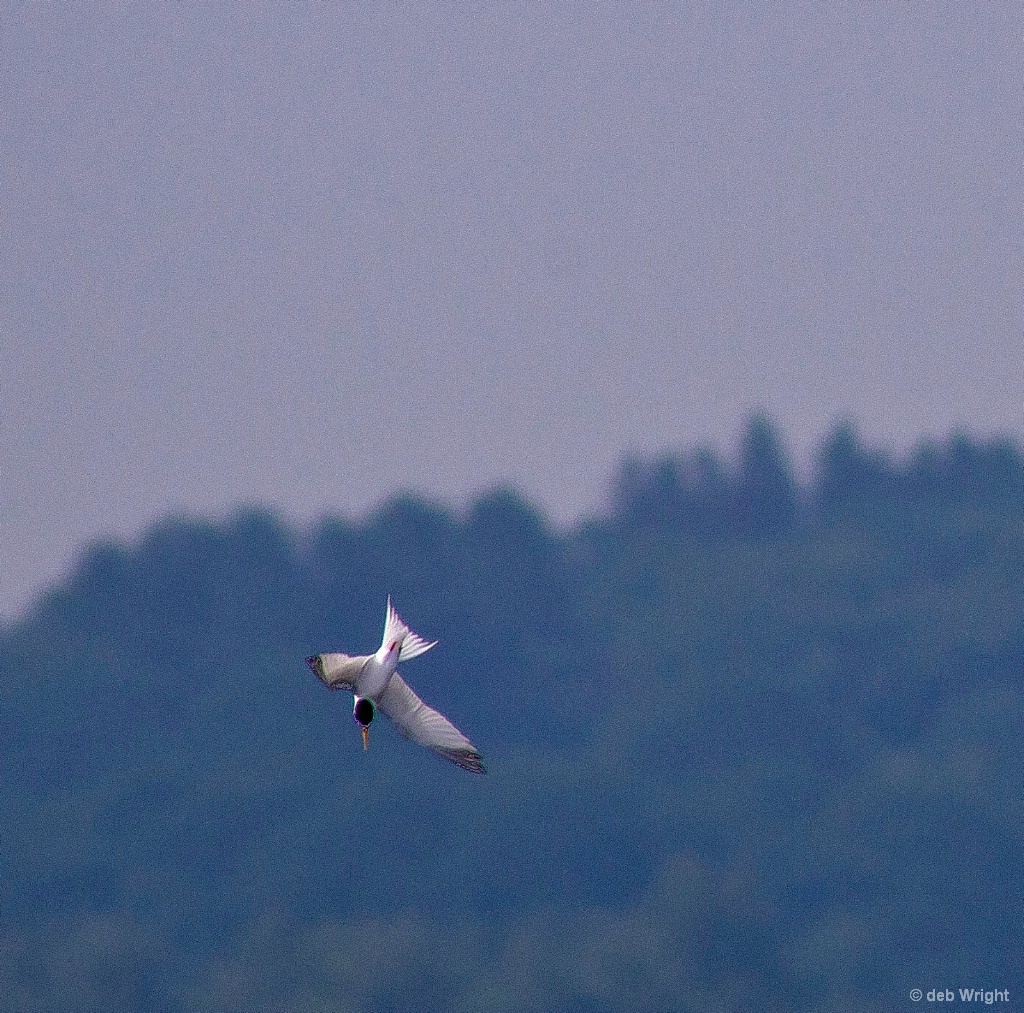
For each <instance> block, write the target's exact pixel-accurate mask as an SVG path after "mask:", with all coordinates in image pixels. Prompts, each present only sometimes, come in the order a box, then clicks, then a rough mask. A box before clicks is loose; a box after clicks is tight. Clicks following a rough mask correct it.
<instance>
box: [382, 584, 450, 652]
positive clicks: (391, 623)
mask: <svg viewBox="0 0 1024 1013" xmlns="http://www.w3.org/2000/svg"><path fill="white" fill-rule="evenodd" d="M395 640H400V641H401V642H402V649H401V650H400V651H399V652H398V660H399V661H408V660H409V659H410V658H418V657H419V656H420V655H421V654H425V653H426V652H427V651H429V650H430V648H431V647H434V646H436V644H437V641H436V640H433V641H427V640H424V639H423V637H421V636H420V635H419V634H418V633H413V631H412V630H410V629H409V627H408V626H407V625H406V624H405V622H404V621H403V619H402V617H401V616H400V615H399V614H398V613H397V612H396V611H395V607H394V605H392V604H391V595H388V617H387V619H386V620H385V621H384V643H385V644H390V643H392V642H393V641H395Z"/></svg>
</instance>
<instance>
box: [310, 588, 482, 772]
mask: <svg viewBox="0 0 1024 1013" xmlns="http://www.w3.org/2000/svg"><path fill="white" fill-rule="evenodd" d="M436 644H437V641H436V640H434V641H432V642H427V641H426V640H424V639H423V637H421V636H420V635H419V634H417V633H413V631H412V630H410V629H409V627H408V626H407V625H406V624H405V623H404V622H403V621H402V619H401V617H400V616H399V615H398V613H397V612H396V611H395V608H394V606H393V605H392V604H391V596H390V595H389V596H388V612H387V618H386V619H385V621H384V637H383V639H382V640H381V645H380V649H379V650H378V651H377V653H376V654H358V655H350V654H340V653H335V654H315V655H313V657H312V658H306V664H307V665H309V667H310V668H311V669H312V670H313V674H314V675H315V676H316V677H317V678H318V679H319V680H320V681H321V682H322V683H323V684H324V685H325V686H326V687H327V688H328V689H345V690H348V691H349V692H350V693H351V694H353V696H354V697H355V703H354V704H353V705H352V717H353V718H354V719H355V721H356V723H357V724H359V725H360V727H361V728H362V732H363V749H369V747H370V722H371V721H373V718H374V714H375V713H376V710H377V708H378V707H379V708H380V709H381V710H382V711H383V712H384V713H385V714H386V715H387V716H388V717H389V718H391V720H392V721H393V722H394V724H395V726H396V727H397V728H398V730H399V731H400V732H401V733H402V734H403V735H404V736H405V737H406V738H407V739H412V741H413V742H418V743H419V744H420V745H421V746H426V747H427V749H432V750H433V751H434V752H435V753H437V754H438V756H443V757H444V758H445V759H446V760H450V761H451V762H452V763H454V764H457V765H458V766H460V767H462V769H463V770H471V771H473V773H475V774H483V773H486V771H485V770H484V765H483V762H482V760H483V757H482V756H481V755H480V753H479V752H477V749H476V746H474V745H473V743H472V742H470V741H469V739H467V738H466V736H465V735H463V734H462V732H460V731H459V730H458V728H456V727H455V725H453V724H452V723H451V722H450V721H449V720H448V719H447V718H446V717H445V716H444V715H443V714H440V713H438V712H437V711H436V710H434V709H433V708H432V707H428V706H427V705H426V704H425V703H424V702H423V701H422V700H421V699H420V698H419V697H418V696H417V695H416V694H415V693H414V692H413V691H412V690H411V689H410V688H409V687H408V685H407V684H406V682H405V680H404V679H403V678H402V677H401V676H400V675H399V674H398V671H397V668H398V663H399V662H400V661H410V660H412V659H413V658H418V657H419V656H420V655H421V654H425V653H426V652H427V651H429V650H430V648H431V647H434V646H435V645H436Z"/></svg>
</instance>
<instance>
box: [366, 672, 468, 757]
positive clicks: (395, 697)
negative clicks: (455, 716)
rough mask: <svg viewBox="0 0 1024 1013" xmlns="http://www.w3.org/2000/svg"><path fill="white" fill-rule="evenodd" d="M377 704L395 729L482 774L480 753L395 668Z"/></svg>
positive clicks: (440, 754)
mask: <svg viewBox="0 0 1024 1013" xmlns="http://www.w3.org/2000/svg"><path fill="white" fill-rule="evenodd" d="M377 705H378V706H379V707H380V709H381V710H382V711H384V713H385V714H387V716H388V717H389V718H391V720H392V721H394V723H395V726H396V727H397V728H398V730H399V731H400V732H401V733H402V734H403V735H404V736H405V737H406V738H407V739H412V741H413V742H418V743H419V744H420V745H421V746H426V747H427V749H432V750H433V751H434V752H435V753H437V754H438V755H439V756H443V757H444V758H445V759H446V760H450V761H451V762H452V763H454V764H457V765H458V766H460V767H462V769H463V770H471V771H473V772H474V773H475V774H483V773H485V771H484V765H483V763H482V762H481V760H482V759H483V757H481V755H480V754H479V753H478V752H477V750H476V746H474V745H473V743H472V742H470V741H469V739H467V738H466V736H465V735H463V734H462V732H460V731H459V730H458V728H456V727H455V725H453V724H452V723H451V722H450V721H449V720H448V719H447V718H446V717H445V716H444V715H443V714H439V713H438V712H437V711H436V710H434V708H433V707H428V706H427V705H426V704H425V703H424V702H423V701H422V700H421V699H420V698H419V697H418V696H417V695H416V694H415V693H414V692H413V691H412V690H411V689H409V687H408V686H407V685H406V683H405V682H404V680H403V679H402V677H401V676H400V675H399V674H398V673H397V672H395V674H394V675H393V676H391V679H390V681H389V682H388V685H387V689H385V690H384V692H383V693H382V694H381V697H380V699H379V700H378V701H377Z"/></svg>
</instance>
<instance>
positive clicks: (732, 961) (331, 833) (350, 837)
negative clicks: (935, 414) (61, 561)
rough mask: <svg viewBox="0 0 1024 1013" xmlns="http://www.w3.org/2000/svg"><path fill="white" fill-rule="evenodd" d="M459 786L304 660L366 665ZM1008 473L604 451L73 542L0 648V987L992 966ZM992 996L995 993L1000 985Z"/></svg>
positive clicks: (666, 995) (797, 991)
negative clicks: (374, 506)
mask: <svg viewBox="0 0 1024 1013" xmlns="http://www.w3.org/2000/svg"><path fill="white" fill-rule="evenodd" d="M389 593H390V594H391V595H392V596H393V597H394V600H395V603H396V605H397V607H398V609H399V611H400V612H401V613H402V615H403V616H404V618H405V619H407V620H408V622H409V623H410V625H411V626H412V627H413V629H415V630H416V631H417V632H419V633H421V634H423V635H424V636H427V637H429V638H431V639H434V638H436V639H439V640H440V646H439V647H437V648H436V649H435V650H434V651H432V652H431V653H430V654H429V655H425V656H424V657H423V658H422V659H418V660H416V661H413V662H411V663H409V664H408V665H407V666H406V667H405V668H404V672H405V674H406V676H407V677H408V679H409V681H410V683H411V684H412V685H413V686H414V687H415V688H416V689H417V690H418V691H419V692H420V693H421V695H422V696H423V697H424V698H425V699H426V700H427V702H428V703H432V704H434V705H435V706H437V707H438V708H440V709H441V710H442V711H443V712H445V713H446V714H448V715H449V716H450V717H451V718H452V719H453V720H454V721H455V722H456V724H458V725H459V726H460V727H461V728H462V729H463V730H465V731H466V732H467V734H469V735H470V737H471V738H472V739H473V741H474V742H475V743H476V744H477V746H478V747H479V748H480V749H481V751H482V752H483V754H484V757H485V760H486V762H487V764H488V769H489V773H488V775H487V776H486V777H474V776H472V775H469V774H466V773H464V772H463V771H461V770H458V769H457V768H455V767H453V766H450V765H448V764H446V763H444V762H443V761H441V760H439V759H437V758H435V757H433V756H432V755H430V754H429V753H427V752H426V751H424V750H422V749H420V748H418V747H416V746H414V745H412V744H411V743H409V742H406V741H405V740H404V739H402V738H401V737H400V735H398V733H397V732H395V731H394V729H392V728H390V727H389V726H387V725H386V723H385V722H378V723H376V724H375V725H374V730H373V735H372V737H371V748H370V750H369V752H366V753H364V752H363V750H362V748H361V743H360V738H359V734H358V731H357V729H356V727H355V725H354V724H353V723H352V718H351V697H349V696H348V695H347V694H330V693H327V692H326V691H325V690H324V687H323V686H321V685H320V684H319V683H318V682H317V681H316V680H315V679H314V678H313V677H312V675H311V674H310V672H309V671H308V669H307V668H306V666H305V665H304V664H303V658H304V657H305V656H306V655H308V654H311V653H315V652H318V651H322V650H347V651H349V652H361V651H370V650H373V649H375V648H376V647H377V645H378V643H379V639H380V631H381V627H382V624H383V618H384V603H385V599H386V596H387V595H388V594H389ZM1022 670H1024V458H1022V454H1021V450H1020V448H1019V447H1017V446H1016V445H1015V444H1013V443H1012V442H1009V441H991V440H979V439H975V438H972V437H970V436H967V435H956V436H953V437H951V438H949V439H947V440H945V441H940V442H935V443H929V444H926V445H922V446H920V447H918V448H917V450H916V451H914V452H913V453H912V454H911V455H909V456H907V457H903V458H900V459H895V458H894V457H892V456H889V455H887V454H884V453H881V452H878V451H875V450H872V449H870V448H867V447H865V446H864V445H863V444H862V442H861V441H860V440H859V438H858V436H857V433H856V430H855V429H854V428H853V427H851V426H843V427H840V428H838V429H837V430H836V431H835V432H834V433H833V434H832V435H831V436H830V437H829V438H828V439H827V440H826V441H825V442H824V444H823V446H822V447H821V448H820V453H819V455H818V462H817V468H816V471H815V473H814V475H813V477H812V478H811V479H810V480H809V481H808V482H805V483H799V482H797V481H796V480H795V478H794V475H793V471H792V468H791V464H790V462H789V459H788V455H787V453H786V450H785V447H784V446H783V444H782V441H781V440H780V437H779V435H778V433H777V432H776V431H775V430H774V428H773V426H772V425H771V424H770V422H769V421H768V420H766V419H765V418H762V417H756V418H753V419H751V420H750V422H749V423H748V426H747V428H746V430H745V433H744V435H743V438H742V440H741V443H740V446H739V447H738V452H737V453H736V455H735V459H734V460H728V461H727V460H723V459H722V458H721V457H720V456H718V455H716V454H714V453H712V452H709V451H699V452H695V453H686V454H678V455H669V456H665V457H662V458H660V459H656V460H634V461H629V462H627V463H625V464H624V465H623V466H622V468H621V470H620V473H619V474H618V476H617V478H616V480H615V482H614V488H613V492H612V495H611V498H610V501H609V506H608V509H607V511H606V513H605V515H603V516H599V517H595V518H592V519H589V520H588V521H586V522H585V523H582V524H580V525H579V526H578V527H576V528H575V529H573V530H571V531H565V532H562V531H556V530H553V529H552V528H551V526H550V525H549V524H548V522H547V520H546V518H545V517H544V516H543V514H542V513H540V512H539V511H538V510H537V509H536V508H535V507H533V506H531V504H530V503H528V502H525V501H524V500H523V498H522V497H520V496H519V495H518V494H516V493H515V492H512V491H507V490H504V491H502V490H499V491H495V492H493V493H491V494H488V495H486V496H483V497H482V498H480V499H478V500H477V501H476V502H474V503H472V504H471V505H470V506H468V508H467V509H465V510H463V511H457V512H456V511H452V510H450V509H447V508H443V507H440V506H438V505H436V504H433V503H430V502H426V501H424V500H422V499H419V498H415V497H410V496H399V497H397V498H395V499H393V500H392V501H390V502H389V503H387V504H386V505H384V506H383V507H382V508H381V509H380V510H379V511H378V512H377V513H376V514H374V515H373V516H370V517H368V518H366V519H363V520H358V521H355V520H345V519H338V518H331V519H327V520H324V521H323V522H321V523H320V524H318V525H317V526H316V527H315V528H314V529H312V530H308V531H305V532H301V533H300V532H298V531H296V530H293V529H291V528H289V527H288V526H286V525H285V524H284V523H282V522H281V521H280V520H279V519H278V518H276V517H275V516H273V515H272V514H269V513H267V512H262V511H259V510H250V511H246V512H242V513H239V514H238V515H236V516H235V517H233V518H232V519H231V520H230V521H228V522H225V523H222V524H214V523H208V522H203V521H197V520H194V519H187V518H178V519H169V520H167V521H165V522H164V523H161V524H159V525H158V526H156V527H154V528H153V529H151V530H150V531H149V532H148V533H147V534H146V535H145V537H144V538H143V539H142V540H141V541H140V542H138V543H137V544H131V545H122V544H105V545H99V546H95V547H93V548H91V549H89V550H88V551H87V552H86V553H85V554H84V556H83V557H82V559H81V561H80V564H79V565H78V567H77V569H76V571H75V572H74V573H73V575H71V577H70V578H69V579H68V580H67V582H66V583H64V584H63V585H62V586H60V587H57V588H55V589H54V590H52V591H51V592H50V593H49V594H47V595H46V596H45V597H44V598H43V599H41V600H40V601H39V602H38V603H37V605H36V606H35V607H34V609H33V610H32V612H31V613H30V614H29V615H28V616H27V617H26V618H25V619H23V620H21V621H19V622H18V623H16V624H11V625H8V626H7V627H5V628H4V629H3V630H2V631H0V764H2V766H0V769H2V772H3V777H2V780H0V801H2V812H3V814H4V818H3V823H2V828H0V996H2V997H3V999H2V1000H0V1004H2V1005H3V1006H4V1008H9V1009H17V1010H23V1011H28V1010H62V1011H78V1010H104V1011H107V1010H111V1009H118V1010H147V1011H150V1010H167V1011H179V1010H180V1011H185V1010H189V1011H191V1010H211V1011H243V1010H244V1011H251V1010H291V1011H314V1010H315V1011H325V1010H341V1011H395V1010H406V1009H409V1010H411V1009H416V1010H439V1011H452V1013H499V1011H502V1013H504V1011H508V1013H513V1011H516V1013H518V1011H545V1013H557V1011H587V1013H597V1011H612V1010H616V1011H617V1010H627V1009H628V1010H631V1011H652V1013H660V1011H669V1010H672V1011H701V1013H714V1011H733V1010H762V1011H772V1010H779V1011H781V1010H801V1011H821V1013H824V1011H826V1010H827V1011H832V1010H836V1009H842V1010H844V1011H846V1013H851V1011H865V1013H867V1011H871V1013H882V1011H886V1013H888V1011H891V1010H894V1009H903V1008H915V1007H914V1005H913V1004H911V1003H910V1002H909V999H908V994H909V991H910V989H911V988H914V987H920V988H923V989H925V990H927V989H928V988H933V987H940V988H942V987H950V988H954V989H956V988H959V987H961V986H973V987H979V988H982V987H984V988H1009V989H1010V998H1011V1000H1013V999H1015V998H1016V997H1017V996H1019V995H1020V994H1021V993H1020V992H1019V988H1020V987H1021V986H1022V985H1024V956H1022V950H1021V949H1020V946H1019V943H1020V939H1021V897H1022V895H1024V859H1022V855H1024V808H1022V807H1024V803H1022V800H1021V799H1022V792H1021V784H1022V781H1024V750H1022V745H1021V743H1022V735H1021V731H1022V728H1024V691H1022V679H1021V674H1022ZM1015 990H1018V991H1017V992H1016V996H1015V994H1014V993H1015Z"/></svg>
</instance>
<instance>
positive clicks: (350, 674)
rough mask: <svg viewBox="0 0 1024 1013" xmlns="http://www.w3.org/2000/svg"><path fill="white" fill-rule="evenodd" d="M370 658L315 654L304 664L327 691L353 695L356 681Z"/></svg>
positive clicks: (369, 656)
mask: <svg viewBox="0 0 1024 1013" xmlns="http://www.w3.org/2000/svg"><path fill="white" fill-rule="evenodd" d="M371 657H372V655H369V654H359V655H355V656H353V655H351V654H317V655H316V656H315V657H312V658H307V659H306V664H307V665H309V667H310V668H311V669H312V670H313V674H314V675H315V676H316V677H317V678H318V679H319V680H320V681H321V682H322V683H323V684H324V685H325V686H326V687H327V688H328V689H347V690H348V691H349V692H350V693H354V692H355V686H356V679H358V678H359V673H360V672H361V671H362V670H363V666H364V665H365V664H366V663H367V662H368V661H369V660H370V658H371Z"/></svg>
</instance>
